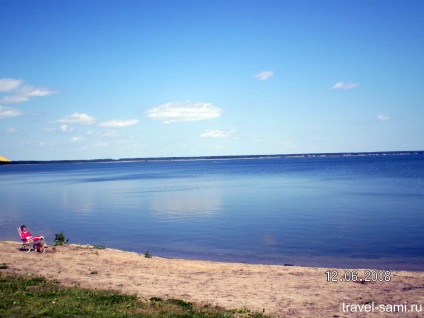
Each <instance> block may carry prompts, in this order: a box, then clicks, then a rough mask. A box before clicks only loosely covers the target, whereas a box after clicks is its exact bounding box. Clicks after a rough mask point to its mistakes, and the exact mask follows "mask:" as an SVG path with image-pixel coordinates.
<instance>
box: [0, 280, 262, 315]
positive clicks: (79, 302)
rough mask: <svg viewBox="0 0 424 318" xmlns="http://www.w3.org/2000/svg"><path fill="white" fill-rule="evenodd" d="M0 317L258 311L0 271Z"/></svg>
mask: <svg viewBox="0 0 424 318" xmlns="http://www.w3.org/2000/svg"><path fill="white" fill-rule="evenodd" d="M0 317H4V318H15V317H53V318H54V317H58V318H59V317H152V318H153V317H177V318H178V317H181V318H182V317H198V318H201V317H205V318H215V317H216V318H218V317H219V318H230V317H256V318H265V317H268V316H265V315H263V314H261V313H253V312H246V313H243V314H240V312H239V311H238V310H227V309H223V308H220V307H215V306H212V305H209V304H207V305H200V304H196V303H192V302H188V301H185V300H179V299H162V298H159V297H152V298H151V299H150V300H141V299H139V298H138V297H137V296H136V295H126V294H122V293H119V292H117V291H113V290H109V291H105V290H93V289H85V288H80V287H64V286H61V285H60V284H59V283H58V282H57V281H54V280H47V279H45V278H43V277H40V276H35V275H32V276H20V275H16V274H9V273H4V272H0Z"/></svg>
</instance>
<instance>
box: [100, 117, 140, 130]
mask: <svg viewBox="0 0 424 318" xmlns="http://www.w3.org/2000/svg"><path fill="white" fill-rule="evenodd" d="M139 122H140V121H139V120H138V119H129V120H119V119H116V120H109V121H104V122H101V123H99V126H101V127H107V128H124V127H130V126H134V125H137V124H138V123H139Z"/></svg>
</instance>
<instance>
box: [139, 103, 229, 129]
mask: <svg viewBox="0 0 424 318" xmlns="http://www.w3.org/2000/svg"><path fill="white" fill-rule="evenodd" d="M221 113H222V110H221V109H220V108H218V107H216V106H214V105H212V104H210V103H202V102H200V103H194V102H189V101H187V102H170V103H166V104H163V105H160V106H157V107H154V108H152V109H150V110H149V111H147V112H146V114H147V117H149V118H151V119H154V120H160V121H162V122H163V123H165V124H170V123H176V122H181V121H199V120H206V119H213V118H217V117H219V116H221Z"/></svg>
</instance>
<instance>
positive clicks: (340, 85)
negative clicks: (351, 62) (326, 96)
mask: <svg viewBox="0 0 424 318" xmlns="http://www.w3.org/2000/svg"><path fill="white" fill-rule="evenodd" d="M358 86H359V84H358V83H352V82H337V83H336V84H334V85H333V87H331V89H352V88H357V87H358Z"/></svg>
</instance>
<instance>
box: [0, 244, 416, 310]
mask: <svg viewBox="0 0 424 318" xmlns="http://www.w3.org/2000/svg"><path fill="white" fill-rule="evenodd" d="M20 246H21V244H20V243H19V242H5V241H3V242H1V244H0V263H6V264H7V266H8V269H5V270H2V272H9V273H18V274H39V275H42V276H45V277H47V278H51V279H56V280H58V281H59V282H60V283H62V284H64V285H79V286H82V287H88V288H96V289H113V290H118V291H122V292H125V293H131V294H137V295H138V296H139V297H141V298H145V299H149V298H151V297H161V298H178V299H184V300H187V301H196V302H200V303H209V304H213V305H219V306H222V307H226V308H229V309H234V308H244V307H245V308H248V309H251V310H254V311H260V312H265V314H268V315H271V316H273V317H365V316H370V317H371V316H372V317H374V316H376V317H421V316H422V312H416V310H415V309H419V308H420V305H421V306H422V304H423V303H424V272H406V271H395V272H393V271H392V272H390V274H389V273H387V274H386V275H389V276H386V279H387V280H390V281H382V282H380V281H375V282H366V283H363V282H362V283H361V282H352V281H350V282H346V281H343V282H341V281H340V278H343V277H344V273H345V272H346V271H347V269H328V268H309V267H297V266H277V265H256V264H255V265H250V264H240V263H220V262H209V261H193V260H182V259H166V258H160V257H153V258H146V257H145V256H144V254H137V253H133V252H125V251H120V250H115V249H109V248H106V249H95V248H93V246H90V245H86V246H85V245H73V244H71V245H66V246H60V247H49V248H48V249H47V251H46V253H44V254H42V253H36V252H30V253H26V252H22V251H20V250H19V248H20ZM328 270H336V271H337V272H338V276H337V282H328V281H327V275H326V274H325V272H326V271H328ZM356 271H357V272H358V277H364V270H363V269H362V270H361V269H357V270H356ZM380 275H382V274H380ZM381 277H382V276H381ZM414 304H416V305H418V307H416V308H415V307H412V310H411V305H414ZM393 305H402V306H398V307H397V308H395V307H394V306H393ZM360 309H362V312H359V310H360ZM403 309H405V310H408V311H409V312H395V313H388V312H389V311H391V310H397V311H403ZM367 310H368V311H371V310H372V311H373V312H371V313H368V314H367V313H366V311H367ZM352 311H353V312H352ZM354 311H356V313H355V312H354Z"/></svg>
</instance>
